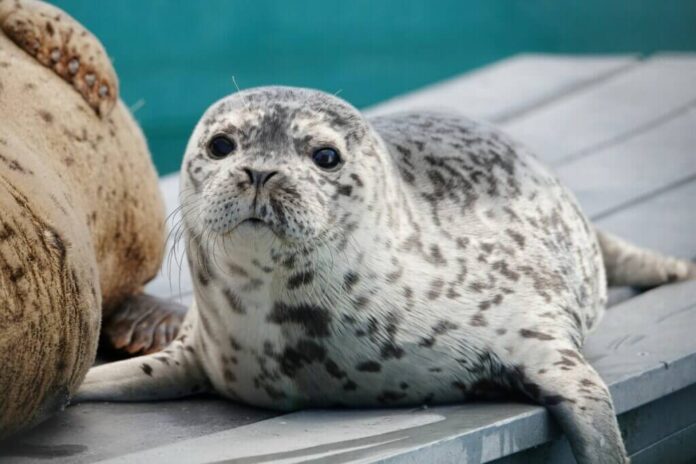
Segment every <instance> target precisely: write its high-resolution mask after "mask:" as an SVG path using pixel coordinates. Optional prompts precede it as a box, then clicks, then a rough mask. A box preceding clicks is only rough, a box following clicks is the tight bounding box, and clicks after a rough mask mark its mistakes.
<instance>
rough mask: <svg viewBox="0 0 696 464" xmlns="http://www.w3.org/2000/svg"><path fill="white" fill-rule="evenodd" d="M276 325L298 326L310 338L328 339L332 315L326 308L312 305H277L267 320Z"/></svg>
mask: <svg viewBox="0 0 696 464" xmlns="http://www.w3.org/2000/svg"><path fill="white" fill-rule="evenodd" d="M267 320H268V322H272V323H274V324H281V325H282V324H297V325H299V326H301V327H303V328H304V329H305V332H306V333H307V335H308V336H310V337H328V336H329V324H330V323H331V314H330V313H329V311H328V310H327V309H326V308H321V307H319V306H314V305H310V304H299V305H288V304H285V303H282V302H279V303H276V304H275V305H274V306H273V309H272V310H271V313H270V314H269V315H268V318H267Z"/></svg>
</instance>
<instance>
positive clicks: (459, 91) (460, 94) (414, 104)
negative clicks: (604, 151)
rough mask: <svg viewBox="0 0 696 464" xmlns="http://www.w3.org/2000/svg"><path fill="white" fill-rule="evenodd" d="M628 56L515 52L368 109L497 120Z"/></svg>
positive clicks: (619, 66)
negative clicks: (447, 112)
mask: <svg viewBox="0 0 696 464" xmlns="http://www.w3.org/2000/svg"><path fill="white" fill-rule="evenodd" d="M636 64H637V58H636V57H633V56H628V55H623V56H618V55H617V56H584V57H580V56H562V55H554V56H549V55H534V54H528V55H518V56H515V57H512V58H508V59H506V60H502V61H500V62H498V63H495V64H492V65H490V66H486V67H485V68H482V69H481V70H478V71H474V72H472V73H468V74H465V75H463V76H459V77H455V78H453V79H450V80H447V81H445V82H440V83H437V84H434V85H432V86H429V87H426V88H424V89H422V90H418V91H416V92H412V93H408V94H406V95H403V96H400V97H397V98H394V99H392V100H388V101H386V102H384V103H380V104H379V105H377V106H375V107H372V108H368V109H367V112H368V113H369V114H371V115H377V114H387V113H394V112H399V111H407V110H419V109H424V108H426V109H431V110H432V109H440V110H454V111H459V112H462V113H464V114H466V115H468V116H470V117H474V118H481V119H485V120H489V121H501V120H506V119H510V118H512V117H515V116H517V115H520V114H523V113H525V112H527V111H530V110H531V109H533V108H536V107H538V106H541V105H544V104H547V103H549V102H551V101H553V100H554V99H556V98H559V97H561V96H564V95H567V94H568V93H571V92H574V91H577V90H579V89H581V88H584V87H586V86H592V85H593V84H595V83H597V82H600V81H602V80H604V79H607V78H608V77H610V76H612V75H614V74H617V73H621V72H624V71H626V70H627V69H629V68H630V67H631V66H634V65H636Z"/></svg>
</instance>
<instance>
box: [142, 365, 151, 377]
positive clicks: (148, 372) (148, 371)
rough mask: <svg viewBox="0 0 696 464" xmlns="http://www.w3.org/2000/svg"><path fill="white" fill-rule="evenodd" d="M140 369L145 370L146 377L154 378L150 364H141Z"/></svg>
mask: <svg viewBox="0 0 696 464" xmlns="http://www.w3.org/2000/svg"><path fill="white" fill-rule="evenodd" d="M140 369H142V370H143V372H144V373H145V375H147V376H150V377H152V367H150V365H149V364H146V363H143V364H141V366H140Z"/></svg>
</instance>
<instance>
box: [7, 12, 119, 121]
mask: <svg viewBox="0 0 696 464" xmlns="http://www.w3.org/2000/svg"><path fill="white" fill-rule="evenodd" d="M0 30H2V32H4V33H5V34H6V35H7V36H8V37H9V38H10V39H12V40H13V41H14V42H15V43H16V44H17V45H18V46H20V47H21V48H22V49H23V50H24V51H26V52H27V53H29V54H30V55H31V56H33V57H35V58H36V59H37V60H39V61H40V62H41V63H42V64H44V65H46V66H48V67H49V68H51V69H53V70H54V71H55V72H56V74H58V75H59V76H60V77H62V78H63V79H65V80H66V81H67V82H68V83H70V84H71V85H72V86H73V87H74V88H75V89H76V90H77V91H78V92H80V94H81V95H82V97H83V98H84V99H85V100H87V103H89V105H90V106H91V107H92V108H94V110H95V111H96V112H97V114H99V115H101V116H105V115H107V114H109V112H111V109H112V108H113V107H114V105H115V104H116V100H117V99H118V80H117V78H116V73H115V72H114V68H113V66H112V65H111V61H109V57H108V56H107V55H106V52H105V51H104V47H103V46H102V44H101V42H99V40H98V39H97V38H96V37H94V36H93V35H92V34H91V33H90V32H89V31H88V30H87V29H85V28H84V27H83V26H82V25H81V24H80V23H78V22H77V21H76V20H75V19H73V18H72V17H70V16H69V15H67V14H66V13H65V12H64V11H62V10H60V9H59V8H56V7H55V6H52V5H49V4H47V3H44V2H40V1H36V0H0Z"/></svg>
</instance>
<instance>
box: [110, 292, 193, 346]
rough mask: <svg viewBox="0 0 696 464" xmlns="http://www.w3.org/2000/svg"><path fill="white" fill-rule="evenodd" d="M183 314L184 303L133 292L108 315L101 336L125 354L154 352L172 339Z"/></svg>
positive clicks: (184, 312) (184, 311) (184, 309)
mask: <svg viewBox="0 0 696 464" xmlns="http://www.w3.org/2000/svg"><path fill="white" fill-rule="evenodd" d="M185 314H186V307H184V306H182V305H180V304H178V303H175V302H173V301H171V300H163V299H160V298H157V297H154V296H150V295H146V294H141V295H136V296H132V297H130V298H128V299H127V300H126V301H124V303H123V304H122V305H121V307H120V308H118V309H117V310H116V311H115V312H114V313H112V314H111V315H110V316H109V319H108V320H107V321H106V322H105V323H104V327H103V334H102V337H103V338H105V339H106V342H107V344H108V345H110V346H111V347H112V348H114V349H116V350H118V351H121V352H124V353H127V354H128V355H140V354H149V353H154V352H157V351H160V350H162V349H164V348H165V347H166V346H167V345H169V343H171V342H172V341H173V340H174V338H175V337H176V335H177V333H178V332H179V328H180V327H181V322H182V321H183V319H184V315H185Z"/></svg>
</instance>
